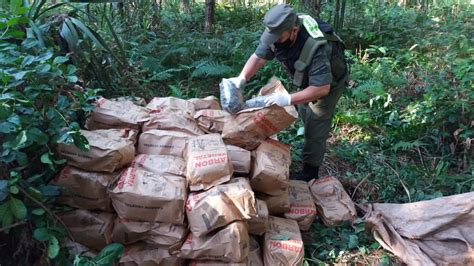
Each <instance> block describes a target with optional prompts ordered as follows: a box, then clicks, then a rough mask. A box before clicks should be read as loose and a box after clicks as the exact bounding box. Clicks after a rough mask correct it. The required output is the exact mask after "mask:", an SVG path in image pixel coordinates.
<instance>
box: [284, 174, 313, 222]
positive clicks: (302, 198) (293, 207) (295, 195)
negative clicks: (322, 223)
mask: <svg viewBox="0 0 474 266" xmlns="http://www.w3.org/2000/svg"><path fill="white" fill-rule="evenodd" d="M288 194H289V198H290V210H289V211H288V212H286V213H285V214H284V215H283V216H284V217H285V218H288V219H292V220H295V221H296V222H298V225H299V227H300V230H301V231H308V230H309V228H310V227H311V224H312V223H313V222H314V219H316V206H315V205H314V201H313V198H312V196H311V192H310V191H309V186H308V183H307V182H306V181H302V180H290V187H289V188H288Z"/></svg>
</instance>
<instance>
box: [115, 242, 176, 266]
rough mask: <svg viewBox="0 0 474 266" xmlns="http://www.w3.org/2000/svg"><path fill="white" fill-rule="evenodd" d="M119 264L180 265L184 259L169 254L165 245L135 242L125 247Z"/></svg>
mask: <svg viewBox="0 0 474 266" xmlns="http://www.w3.org/2000/svg"><path fill="white" fill-rule="evenodd" d="M119 265H120V266H169V265H173V266H180V265H184V261H183V260H182V259H180V258H178V257H176V256H173V255H170V254H169V252H168V249H167V248H166V247H159V246H153V247H152V246H150V245H147V244H145V243H136V244H133V245H130V246H126V247H125V251H124V253H123V255H122V257H121V258H120V261H119Z"/></svg>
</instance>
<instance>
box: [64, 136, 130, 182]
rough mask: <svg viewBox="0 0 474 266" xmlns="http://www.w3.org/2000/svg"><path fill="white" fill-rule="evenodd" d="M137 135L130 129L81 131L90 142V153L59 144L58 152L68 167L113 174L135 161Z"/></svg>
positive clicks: (73, 146) (70, 145)
mask: <svg viewBox="0 0 474 266" xmlns="http://www.w3.org/2000/svg"><path fill="white" fill-rule="evenodd" d="M137 133H138V132H137V131H136V130H130V129H102V130H93V131H87V130H81V134H82V135H83V136H84V137H85V138H86V139H87V141H88V142H89V146H90V149H89V151H83V150H81V149H79V148H78V147H76V146H75V145H74V144H65V143H59V144H58V147H57V150H58V153H59V154H60V155H61V157H62V158H64V159H66V160H67V164H68V165H71V166H75V167H77V168H80V169H82V170H85V171H90V172H108V173H112V172H114V171H116V170H118V169H120V168H122V167H124V166H125V165H127V164H129V163H130V162H131V161H132V160H133V158H134V156H135V142H136V138H137Z"/></svg>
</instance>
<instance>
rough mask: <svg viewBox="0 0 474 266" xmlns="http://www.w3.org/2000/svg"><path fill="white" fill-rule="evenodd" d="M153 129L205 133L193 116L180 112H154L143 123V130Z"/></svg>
mask: <svg viewBox="0 0 474 266" xmlns="http://www.w3.org/2000/svg"><path fill="white" fill-rule="evenodd" d="M152 129H158V130H170V131H179V132H183V133H186V134H190V135H195V136H199V135H202V134H204V132H203V131H202V130H201V129H200V128H199V127H198V125H197V123H196V121H195V120H194V118H193V117H192V116H189V115H187V114H183V113H178V112H166V111H165V112H162V111H154V112H152V113H151V115H150V119H149V120H148V121H146V122H145V123H144V124H143V132H146V131H149V130H152Z"/></svg>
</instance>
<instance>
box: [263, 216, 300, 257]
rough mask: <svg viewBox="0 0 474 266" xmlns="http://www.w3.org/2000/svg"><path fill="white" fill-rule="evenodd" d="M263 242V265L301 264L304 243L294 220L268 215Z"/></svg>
mask: <svg viewBox="0 0 474 266" xmlns="http://www.w3.org/2000/svg"><path fill="white" fill-rule="evenodd" d="M264 244H265V245H264V247H263V261H264V264H265V265H295V266H296V265H298V266H299V265H302V263H303V257H304V245H303V241H302V238H301V233H300V229H299V227H298V224H297V223H296V221H293V220H290V219H285V218H279V217H275V216H270V218H269V219H268V229H267V232H266V233H265V243H264Z"/></svg>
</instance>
